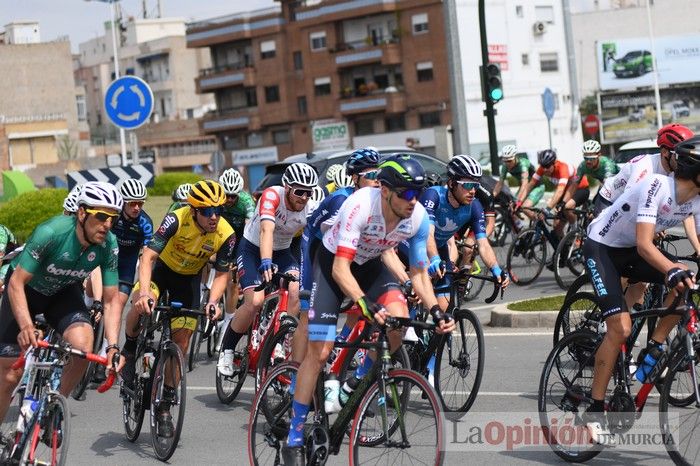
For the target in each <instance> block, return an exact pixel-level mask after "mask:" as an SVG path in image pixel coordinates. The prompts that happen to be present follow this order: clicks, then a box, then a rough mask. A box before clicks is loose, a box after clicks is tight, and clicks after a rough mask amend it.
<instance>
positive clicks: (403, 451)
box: [248, 317, 444, 465]
mask: <svg viewBox="0 0 700 466" xmlns="http://www.w3.org/2000/svg"><path fill="white" fill-rule="evenodd" d="M401 326H411V327H418V328H423V329H425V330H431V329H433V328H434V325H433V324H427V323H425V322H420V321H413V320H410V319H408V318H396V317H390V318H387V320H386V322H385V325H384V326H381V327H379V335H378V338H377V339H376V340H375V341H373V342H367V343H347V342H336V343H335V345H336V346H339V347H358V348H363V349H365V350H376V351H377V354H378V355H380V356H379V360H380V361H381V363H380V364H374V366H373V369H372V370H371V371H370V373H369V374H367V376H365V377H364V378H363V379H362V381H361V382H360V384H359V386H358V387H357V388H356V389H355V391H354V392H353V393H352V395H351V396H350V398H349V399H348V401H347V403H346V404H345V406H343V408H342V409H341V410H340V412H339V413H338V414H337V417H336V420H335V422H333V423H332V424H330V421H329V419H328V415H327V414H326V412H325V406H324V401H323V400H324V378H325V377H324V376H323V375H321V376H319V378H318V380H317V383H316V388H315V391H314V395H313V402H312V404H313V406H312V409H313V415H311V416H310V418H309V420H308V421H307V423H306V425H305V432H306V435H305V439H306V447H307V450H306V451H307V453H306V455H307V462H306V464H309V465H314V464H317V465H321V464H325V462H326V461H327V459H328V457H329V455H331V454H332V455H337V454H338V452H339V451H340V447H341V445H342V443H343V439H344V438H345V435H346V433H347V430H348V427H349V426H350V425H351V422H352V429H351V433H350V458H349V462H350V464H352V465H355V464H362V463H363V461H364V460H363V458H364V457H365V454H369V453H370V452H371V454H372V455H373V456H374V457H376V456H377V455H379V456H384V457H385V458H386V460H387V461H389V456H388V455H391V457H390V458H391V461H392V462H398V463H404V462H406V461H409V462H415V461H412V460H416V458H415V456H418V455H420V457H421V458H419V459H417V460H418V461H419V462H422V463H428V464H436V465H439V464H441V463H442V460H443V454H444V438H443V426H442V422H443V421H442V417H441V415H440V413H441V409H440V407H441V404H440V401H439V399H438V395H437V393H436V392H435V390H434V389H433V388H432V387H431V386H430V384H429V383H428V382H427V381H426V380H425V378H423V377H422V376H421V375H420V374H418V373H417V372H415V371H412V370H410V369H394V368H392V367H391V353H390V351H389V342H388V339H387V334H386V332H387V329H388V328H390V329H396V328H399V327H401ZM297 369H298V365H297V364H296V363H284V364H280V365H278V366H277V367H275V368H274V369H273V370H272V371H271V372H270V373H269V374H268V376H267V378H266V379H265V381H264V382H263V384H262V386H261V387H260V390H259V391H258V393H257V394H256V396H255V399H254V402H253V409H252V410H251V414H250V420H249V429H248V458H249V461H250V464H254V465H261V464H280V461H281V446H282V443H283V441H284V439H286V437H287V433H288V431H289V421H288V420H289V418H290V415H291V404H292V394H290V393H289V384H290V380H291V378H292V375H293V373H294V372H296V371H297ZM409 405H410V409H409V408H408V407H409ZM410 421H415V422H416V423H417V424H420V425H414V426H411V427H410V428H409V424H411V422H410ZM373 422H375V423H376V424H377V425H376V426H375V427H372V426H371V425H370V424H372V423H373ZM423 425H426V426H425V427H423ZM409 436H410V439H409ZM382 447H384V448H385V449H386V450H385V451H382V450H381V448H382ZM419 450H420V451H419ZM389 451H390V452H391V453H389ZM409 455H410V456H411V457H413V458H411V457H409V458H408V459H405V458H406V457H407V456H409Z"/></svg>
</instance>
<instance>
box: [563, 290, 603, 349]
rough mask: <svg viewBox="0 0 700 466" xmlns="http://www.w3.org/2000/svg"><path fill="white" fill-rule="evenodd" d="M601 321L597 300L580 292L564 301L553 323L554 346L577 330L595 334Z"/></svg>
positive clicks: (593, 296)
mask: <svg viewBox="0 0 700 466" xmlns="http://www.w3.org/2000/svg"><path fill="white" fill-rule="evenodd" d="M602 321H603V314H602V313H601V311H600V306H599V305H598V298H597V297H596V295H594V294H593V293H589V292H586V291H582V292H580V293H576V294H575V295H573V296H571V297H567V298H566V299H564V304H563V305H562V306H561V309H559V314H557V320H556V321H555V322H554V337H553V339H554V344H555V345H556V344H557V343H558V342H559V340H560V339H562V338H564V337H565V336H567V335H569V334H570V333H573V332H576V331H578V330H589V331H591V332H597V331H598V326H599V325H600V323H601V322H602Z"/></svg>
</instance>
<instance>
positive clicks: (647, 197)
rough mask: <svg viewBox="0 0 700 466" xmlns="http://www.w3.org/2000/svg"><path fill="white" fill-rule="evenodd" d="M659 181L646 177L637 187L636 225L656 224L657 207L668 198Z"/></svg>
mask: <svg viewBox="0 0 700 466" xmlns="http://www.w3.org/2000/svg"><path fill="white" fill-rule="evenodd" d="M667 191H668V190H667V189H665V188H664V185H663V184H662V183H661V179H660V178H659V177H656V176H651V177H647V178H646V179H645V180H643V181H642V183H641V185H640V186H639V196H640V198H639V205H638V207H637V223H653V224H656V217H657V216H658V212H659V206H660V205H661V203H662V202H663V200H664V199H665V198H666V197H668V195H669V193H668V192H667Z"/></svg>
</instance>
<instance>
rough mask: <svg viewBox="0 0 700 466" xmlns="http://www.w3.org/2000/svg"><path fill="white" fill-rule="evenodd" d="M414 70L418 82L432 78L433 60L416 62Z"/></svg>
mask: <svg viewBox="0 0 700 466" xmlns="http://www.w3.org/2000/svg"><path fill="white" fill-rule="evenodd" d="M416 71H417V72H418V82H423V81H432V80H433V62H431V61H424V62H418V63H416Z"/></svg>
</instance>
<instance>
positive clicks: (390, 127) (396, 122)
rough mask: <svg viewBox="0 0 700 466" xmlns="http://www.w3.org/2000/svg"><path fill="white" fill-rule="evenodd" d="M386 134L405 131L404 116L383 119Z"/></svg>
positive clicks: (391, 116) (390, 116)
mask: <svg viewBox="0 0 700 466" xmlns="http://www.w3.org/2000/svg"><path fill="white" fill-rule="evenodd" d="M384 124H385V127H386V131H387V132H391V131H403V130H405V129H406V115H404V114H400V115H389V116H388V117H386V118H385V119H384Z"/></svg>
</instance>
